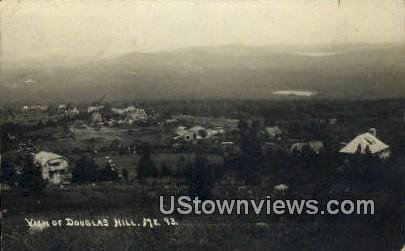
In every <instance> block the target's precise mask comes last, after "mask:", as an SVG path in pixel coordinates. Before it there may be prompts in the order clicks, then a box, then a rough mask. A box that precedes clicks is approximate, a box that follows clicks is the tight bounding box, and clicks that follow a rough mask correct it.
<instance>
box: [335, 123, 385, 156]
mask: <svg viewBox="0 0 405 251" xmlns="http://www.w3.org/2000/svg"><path fill="white" fill-rule="evenodd" d="M339 152H340V153H344V154H356V153H361V154H367V153H370V154H372V155H375V156H378V157H379V158H381V159H386V158H389V157H390V155H391V150H390V147H389V146H388V145H386V144H385V143H384V142H382V141H381V140H379V139H378V138H377V136H376V130H375V129H374V128H372V129H370V131H369V132H367V133H363V134H360V135H358V136H357V137H355V138H354V139H353V140H352V141H350V142H349V143H348V144H347V145H346V146H344V147H343V148H342V149H340V151H339Z"/></svg>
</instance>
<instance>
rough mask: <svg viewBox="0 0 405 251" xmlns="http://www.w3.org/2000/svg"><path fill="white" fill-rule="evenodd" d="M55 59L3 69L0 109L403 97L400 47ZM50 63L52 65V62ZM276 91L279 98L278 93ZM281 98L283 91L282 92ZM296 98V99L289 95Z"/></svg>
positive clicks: (404, 54) (404, 65)
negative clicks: (103, 101)
mask: <svg viewBox="0 0 405 251" xmlns="http://www.w3.org/2000/svg"><path fill="white" fill-rule="evenodd" d="M61 61H62V62H63V59H61V58H58V59H55V64H53V63H52V60H50V61H47V62H48V63H47V64H44V63H43V62H30V63H29V64H24V65H22V64H21V65H19V66H18V67H14V68H6V69H3V71H2V72H1V75H0V88H1V89H0V100H1V101H2V102H7V101H15V102H29V103H41V102H69V101H74V102H80V101H91V100H94V99H97V98H98V97H100V96H103V95H107V97H108V99H109V100H111V101H116V100H135V99H138V100H139V99H178V98H182V99H201V98H215V99H221V98H226V99H275V98H290V95H287V96H286V95H277V93H283V90H289V91H291V90H296V91H299V92H298V93H302V91H304V92H311V93H316V94H317V95H304V96H303V97H301V98H350V99H368V98H373V99H374V98H389V97H404V96H405V46H399V45H390V46H389V45H378V46H376V45H373V46H371V45H369V46H365V45H363V46H347V47H339V48H300V49H297V48H283V49H276V48H267V47H260V48H249V47H240V46H228V47H220V48H187V49H179V50H176V51H170V52H159V53H133V54H128V55H124V56H121V57H117V58H109V59H100V60H93V61H90V60H89V61H82V60H77V63H76V64H69V65H67V64H66V65H63V64H59V63H57V62H61ZM49 62H50V63H49ZM280 91H281V92H280ZM284 93H285V92H284ZM291 93H295V92H291Z"/></svg>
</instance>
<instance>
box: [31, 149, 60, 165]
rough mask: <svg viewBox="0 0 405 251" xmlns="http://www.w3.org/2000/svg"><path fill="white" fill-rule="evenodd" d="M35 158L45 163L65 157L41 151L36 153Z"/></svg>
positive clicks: (40, 162) (38, 161)
mask: <svg viewBox="0 0 405 251" xmlns="http://www.w3.org/2000/svg"><path fill="white" fill-rule="evenodd" d="M34 159H35V161H36V162H37V163H39V164H41V165H44V164H46V163H47V162H49V161H52V160H56V159H65V158H64V157H62V156H60V155H59V154H56V153H51V152H45V151H41V152H39V153H37V154H35V155H34Z"/></svg>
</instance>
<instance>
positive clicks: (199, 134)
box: [188, 126, 211, 139]
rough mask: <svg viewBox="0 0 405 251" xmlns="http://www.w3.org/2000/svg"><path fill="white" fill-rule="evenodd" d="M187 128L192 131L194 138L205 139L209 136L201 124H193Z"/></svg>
mask: <svg viewBox="0 0 405 251" xmlns="http://www.w3.org/2000/svg"><path fill="white" fill-rule="evenodd" d="M188 130H189V131H191V132H192V133H194V135H195V138H196V139H205V138H208V137H210V136H211V135H209V133H208V131H207V129H205V128H204V127H202V126H193V127H191V128H190V129H188Z"/></svg>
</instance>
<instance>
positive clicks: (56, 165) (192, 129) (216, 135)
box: [22, 104, 391, 185]
mask: <svg viewBox="0 0 405 251" xmlns="http://www.w3.org/2000/svg"><path fill="white" fill-rule="evenodd" d="M47 109H48V107H47V106H23V108H22V110H23V111H25V112H32V111H41V112H43V111H46V110H47ZM57 112H58V113H59V114H63V115H64V116H69V117H73V116H77V115H79V114H80V111H79V109H77V108H76V107H68V106H67V105H64V104H60V105H58V106H57ZM107 114H108V119H105V118H104V115H107ZM87 115H88V116H89V117H90V119H91V124H92V125H93V126H102V125H105V124H107V125H115V124H126V125H132V124H135V123H137V122H146V121H148V120H149V119H150V118H151V116H153V115H150V114H148V113H147V112H146V111H145V110H144V109H142V108H137V107H135V106H128V107H125V108H116V107H113V108H110V109H108V110H106V108H105V107H104V106H103V105H93V106H88V107H87ZM106 117H107V116H106ZM232 122H233V121H232ZM329 122H330V123H331V124H335V123H336V122H337V121H335V120H331V121H329ZM164 123H165V125H167V126H169V125H170V126H174V127H173V134H174V136H173V140H174V141H175V142H178V143H192V144H196V143H198V142H201V141H210V140H214V141H217V142H218V141H219V142H221V144H224V145H234V142H233V141H232V140H228V138H227V137H226V135H227V134H228V131H227V130H230V129H229V128H228V127H226V128H225V127H222V126H206V127H204V126H201V125H193V126H189V127H186V126H178V124H179V120H178V119H176V118H172V119H167V120H165V121H164ZM189 124H192V123H189ZM232 124H235V123H232ZM234 129H235V128H234ZM263 132H264V134H265V137H267V140H266V142H267V145H268V146H270V147H273V146H278V145H281V144H282V142H285V140H284V138H285V135H284V132H283V130H282V129H281V128H280V127H278V126H268V127H265V128H264V130H263ZM308 150H309V151H312V152H313V153H315V154H321V153H322V152H323V151H324V150H325V144H324V143H323V142H322V141H297V142H288V151H289V152H290V153H298V154H299V153H302V152H304V151H308ZM134 153H135V150H134ZM339 153H340V154H346V155H354V154H358V153H360V154H370V155H373V156H376V157H378V158H380V159H387V158H389V157H390V155H391V151H390V147H389V145H387V144H385V143H384V142H383V141H381V140H380V139H378V137H377V130H376V129H374V128H371V129H370V130H369V131H368V132H365V133H362V134H360V135H358V136H356V137H354V138H353V139H352V140H351V141H350V142H348V143H344V144H343V143H342V146H341V147H340V149H339ZM33 156H34V164H35V165H37V166H38V167H39V168H40V170H41V175H42V178H43V179H44V180H46V181H47V182H48V183H50V184H55V185H59V184H66V183H69V182H70V180H71V178H72V173H71V165H70V163H69V160H68V159H67V158H65V157H63V156H61V155H59V154H56V153H52V152H46V151H40V152H38V153H35V154H33ZM107 161H109V162H111V159H110V158H109V159H108V160H107ZM110 164H112V163H110Z"/></svg>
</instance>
